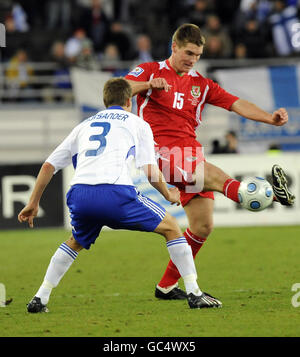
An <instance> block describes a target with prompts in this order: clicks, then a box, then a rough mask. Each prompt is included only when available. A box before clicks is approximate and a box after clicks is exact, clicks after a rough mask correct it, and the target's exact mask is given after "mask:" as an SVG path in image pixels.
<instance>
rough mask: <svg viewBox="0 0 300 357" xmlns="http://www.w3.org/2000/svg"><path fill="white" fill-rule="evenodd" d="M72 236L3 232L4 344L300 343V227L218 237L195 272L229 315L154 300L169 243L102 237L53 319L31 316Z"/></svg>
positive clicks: (77, 268)
mask: <svg viewBox="0 0 300 357" xmlns="http://www.w3.org/2000/svg"><path fill="white" fill-rule="evenodd" d="M68 236H69V234H68V232H66V231H64V230H62V229H37V228H35V229H26V230H19V231H2V232H0V242H1V245H0V246H1V249H0V283H2V284H4V285H5V287H6V299H10V298H12V299H13V300H12V302H11V303H10V304H9V305H7V306H5V307H0V337H16V336H17V337H21V336H25V337H26V336H42V337H45V336H55V337H62V336H65V337H71V336H72V337H89V336H97V337H116V336H119V337H129V336H130V337H138V336H140V337H189V336H190V337H201V336H211V337H214V336H225V337H227V336H240V337H244V336H253V337H254V336H300V325H299V314H300V307H298V308H297V307H293V305H292V303H291V299H292V296H293V295H294V294H295V293H296V292H293V291H292V290H291V288H292V286H293V284H295V283H300V261H299V252H300V226H294V227H251V228H249V227H247V228H216V229H215V230H214V232H213V234H212V235H211V236H210V238H209V239H208V241H207V242H206V244H205V246H203V248H202V249H201V250H200V252H199V254H198V256H197V258H196V266H197V270H198V282H199V285H200V288H201V289H202V290H204V291H206V292H209V293H210V294H212V295H214V296H216V297H218V298H219V299H220V300H221V301H222V302H223V307H222V308H221V309H202V310H191V309H189V307H188V305H187V302H186V301H159V300H157V299H156V298H155V297H154V288H155V284H156V283H157V282H158V280H159V279H160V277H161V275H162V273H163V272H164V269H165V266H166V264H167V262H168V252H167V249H166V246H165V242H164V239H163V238H162V237H160V236H158V235H156V234H152V233H140V232H129V231H104V232H103V233H102V234H101V236H100V237H99V238H98V240H97V241H96V244H95V245H94V246H92V247H91V249H90V250H89V251H85V250H84V251H82V252H81V253H80V254H79V256H78V258H77V260H76V261H75V262H74V263H73V265H72V267H71V268H70V270H69V271H68V273H67V274H66V275H65V277H64V278H63V279H62V281H61V283H60V284H59V286H58V287H57V288H55V289H54V290H53V292H52V295H51V299H50V302H49V304H48V307H49V310H50V312H49V313H48V314H28V313H27V312H26V303H27V302H28V301H29V300H30V299H31V298H32V296H33V295H34V293H35V292H36V291H37V289H38V287H39V286H40V283H41V282H42V279H43V276H44V274H45V271H46V268H47V266H48V263H49V260H50V258H51V256H52V254H53V253H54V252H55V250H56V249H57V247H58V245H59V244H60V243H61V242H63V241H65V240H66V239H67V238H68ZM180 286H181V287H183V283H182V281H181V280H180ZM299 302H300V298H299Z"/></svg>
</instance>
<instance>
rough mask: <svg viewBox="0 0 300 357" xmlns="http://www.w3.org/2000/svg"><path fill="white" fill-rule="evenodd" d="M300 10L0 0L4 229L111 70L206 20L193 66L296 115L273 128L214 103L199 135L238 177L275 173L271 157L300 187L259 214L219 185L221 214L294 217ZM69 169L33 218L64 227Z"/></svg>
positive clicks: (153, 52) (161, 49) (253, 1)
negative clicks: (290, 202)
mask: <svg viewBox="0 0 300 357" xmlns="http://www.w3.org/2000/svg"><path fill="white" fill-rule="evenodd" d="M299 12H300V5H299V4H298V2H297V1H296V0H287V1H282V0H276V1H271V0H232V1H220V0H214V1H208V0H185V1H184V0H181V1H179V0H178V1H176V0H173V1H170V0H164V1H162V0H160V1H156V0H152V1H149V2H146V3H145V2H144V1H138V0H122V1H118V0H101V1H100V0H93V1H90V0H48V1H35V0H26V1H25V0H23V1H21V0H20V1H11V0H3V1H1V4H0V14H1V15H0V22H1V23H3V24H4V25H5V29H6V47H3V48H1V67H0V78H1V80H0V118H1V119H0V148H1V149H0V164H1V171H0V173H1V186H0V187H1V197H2V200H1V214H0V220H1V228H20V227H19V225H18V223H17V220H16V214H17V212H18V211H19V209H20V208H21V207H22V206H23V205H24V203H25V202H26V200H27V199H28V196H29V194H30V191H31V189H32V185H33V183H34V178H35V176H36V175H37V173H38V168H39V165H40V164H41V163H42V162H43V161H44V160H45V158H46V157H47V156H48V154H49V153H50V152H51V151H52V150H53V149H54V148H55V147H56V145H57V144H58V143H59V142H60V141H61V140H62V139H63V138H64V137H65V136H66V135H67V134H68V132H69V131H70V130H71V128H73V127H74V126H75V125H76V124H77V123H78V122H80V121H81V120H82V119H83V118H86V117H88V116H89V115H91V114H93V113H95V112H96V111H98V110H99V109H101V108H103V104H102V98H101V89H102V85H103V83H104V82H105V80H106V79H108V78H110V77H111V76H122V75H125V74H126V73H127V72H128V71H129V70H130V69H132V68H134V66H135V65H136V64H138V63H140V62H143V61H151V60H162V59H164V58H166V57H168V55H169V54H170V38H171V35H172V33H173V31H174V30H175V29H176V27H177V26H178V25H180V24H181V23H183V22H192V23H196V24H198V25H199V26H200V27H201V28H202V30H203V33H204V35H205V37H206V45H205V51H204V55H203V58H201V60H200V61H199V63H198V64H197V69H198V70H199V71H200V72H201V73H202V74H203V75H206V76H208V77H210V78H213V79H214V80H216V81H218V82H219V83H220V84H221V85H222V86H223V87H224V88H225V89H227V90H228V91H229V92H232V93H233V94H236V95H239V96H241V97H243V98H244V99H248V100H251V101H253V102H254V103H256V104H258V105H260V106H261V107H262V108H263V109H265V110H268V111H272V110H274V109H276V108H278V107H286V108H287V109H288V111H289V114H290V121H289V123H288V125H286V126H284V127H282V128H277V127H270V126H267V125H264V124H257V123H254V122H252V121H249V120H245V119H243V118H239V117H238V116H237V115H232V114H231V113H229V112H226V111H224V110H221V109H219V108H215V107H212V106H209V105H207V106H206V109H205V111H204V114H203V123H202V125H201V126H200V128H199V129H198V130H197V134H198V139H199V140H200V141H201V143H202V144H203V145H204V148H205V154H206V156H207V159H208V160H210V161H211V162H213V163H215V164H216V165H219V166H220V167H221V168H223V169H224V170H225V171H227V172H228V173H229V174H231V175H233V176H235V177H237V178H239V179H241V178H242V177H244V176H247V175H252V174H257V175H260V176H264V177H267V178H270V168H271V166H272V164H273V163H280V164H282V165H283V167H284V168H285V169H286V170H287V173H288V175H289V179H290V182H291V188H292V190H293V191H294V192H295V193H296V196H297V201H296V204H295V206H294V207H293V208H285V207H279V206H276V207H275V206H274V207H272V208H270V209H269V210H267V211H265V212H262V213H259V214H258V215H254V214H253V213H251V212H245V211H244V210H240V209H239V207H238V206H236V205H235V204H233V203H232V202H230V201H229V200H226V199H224V198H223V197H222V195H216V209H215V212H216V214H215V224H216V225H226V226H228V225H236V224H239V225H252V224H265V225H268V224H274V223H275V222H276V224H298V223H299V217H300V214H299V212H300V207H299V206H300V204H299V197H300V194H299V193H300V183H299V179H300V163H299V157H300V154H299V150H300V112H299V103H300V91H299V76H300V74H299V51H300V41H299V40H300V37H299V36H300V32H299V28H298V25H299V23H300V20H299ZM149 14H151V16H149ZM299 26H300V25H299ZM230 133H231V134H230ZM232 134H233V135H232ZM232 152H233V153H232ZM70 174H72V168H68V169H67V170H65V171H64V172H63V173H60V174H58V175H57V177H55V180H53V182H52V183H51V186H50V188H49V191H48V196H46V197H45V198H44V200H43V203H42V205H41V206H42V211H41V213H40V217H39V218H38V219H37V226H41V227H46V226H49V227H53V226H56V227H60V226H66V227H68V214H67V212H65V211H64V210H65V207H64V193H65V192H66V190H67V189H68V182H69V177H70ZM135 182H136V184H137V185H138V186H139V188H140V189H141V190H142V191H143V192H144V193H146V194H148V195H149V196H150V197H152V198H153V199H156V200H158V201H159V202H160V203H161V204H164V205H166V207H167V208H168V209H169V210H170V211H171V213H173V214H174V215H175V216H176V217H177V218H178V220H179V221H180V224H182V225H186V223H187V222H186V218H185V215H184V212H183V210H182V209H181V208H177V207H171V208H170V207H169V205H167V203H166V202H165V201H163V199H162V198H161V197H160V195H159V194H157V193H156V192H155V191H154V190H153V189H152V188H151V187H149V185H147V184H146V183H145V182H144V179H143V177H142V176H141V175H140V173H136V175H135ZM49 197H50V198H51V199H49ZM44 202H45V204H44ZM233 213H234V214H233ZM274 215H275V216H274ZM274 217H276V219H274Z"/></svg>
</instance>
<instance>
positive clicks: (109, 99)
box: [103, 77, 132, 108]
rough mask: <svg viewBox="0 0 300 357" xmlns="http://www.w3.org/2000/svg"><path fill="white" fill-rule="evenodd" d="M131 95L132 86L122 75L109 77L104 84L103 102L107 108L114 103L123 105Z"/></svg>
mask: <svg viewBox="0 0 300 357" xmlns="http://www.w3.org/2000/svg"><path fill="white" fill-rule="evenodd" d="M131 96H132V90H131V86H130V84H129V83H128V82H127V81H126V79H124V78H122V77H118V78H112V79H109V80H108V81H107V82H106V83H105V85H104V88H103V102H104V105H105V107H106V108H108V107H110V106H112V105H120V106H121V107H123V106H124V105H126V102H127V100H128V99H129V98H131Z"/></svg>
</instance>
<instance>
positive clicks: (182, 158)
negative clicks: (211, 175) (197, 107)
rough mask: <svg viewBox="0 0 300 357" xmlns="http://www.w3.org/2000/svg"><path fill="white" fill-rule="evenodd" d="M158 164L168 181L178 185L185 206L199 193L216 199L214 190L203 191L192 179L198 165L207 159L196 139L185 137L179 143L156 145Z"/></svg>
mask: <svg viewBox="0 0 300 357" xmlns="http://www.w3.org/2000/svg"><path fill="white" fill-rule="evenodd" d="M156 154H157V157H158V165H159V168H160V170H161V171H162V173H163V175H164V177H165V179H166V181H167V182H168V183H169V184H171V185H174V186H176V187H178V189H179V190H180V201H181V204H182V206H185V205H186V204H187V203H188V202H189V201H190V200H191V199H192V198H193V197H195V196H197V195H199V196H201V197H205V198H211V199H214V193H213V192H212V191H207V192H202V191H201V189H200V190H199V188H196V187H195V185H194V184H193V181H192V174H193V172H194V171H195V168H196V166H197V165H198V164H199V163H201V162H204V161H205V158H204V154H203V148H202V146H201V144H200V143H199V142H198V141H197V140H195V139H190V138H189V139H185V140H182V141H181V142H180V144H179V145H176V146H175V145H172V146H171V147H168V146H159V147H156ZM203 177H204V176H203Z"/></svg>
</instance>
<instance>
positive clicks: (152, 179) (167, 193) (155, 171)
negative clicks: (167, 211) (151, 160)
mask: <svg viewBox="0 0 300 357" xmlns="http://www.w3.org/2000/svg"><path fill="white" fill-rule="evenodd" d="M143 170H144V173H145V175H146V177H147V179H148V181H149V183H150V184H151V185H152V186H153V187H154V188H155V189H156V190H157V191H158V192H160V193H161V194H162V195H163V196H164V198H165V199H166V200H167V201H169V202H171V203H172V204H174V203H176V204H177V206H179V205H180V193H179V190H178V188H177V187H171V188H168V186H167V184H166V181H165V179H164V176H163V174H162V172H161V171H160V169H159V168H158V166H157V165H153V164H148V165H144V166H143Z"/></svg>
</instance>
